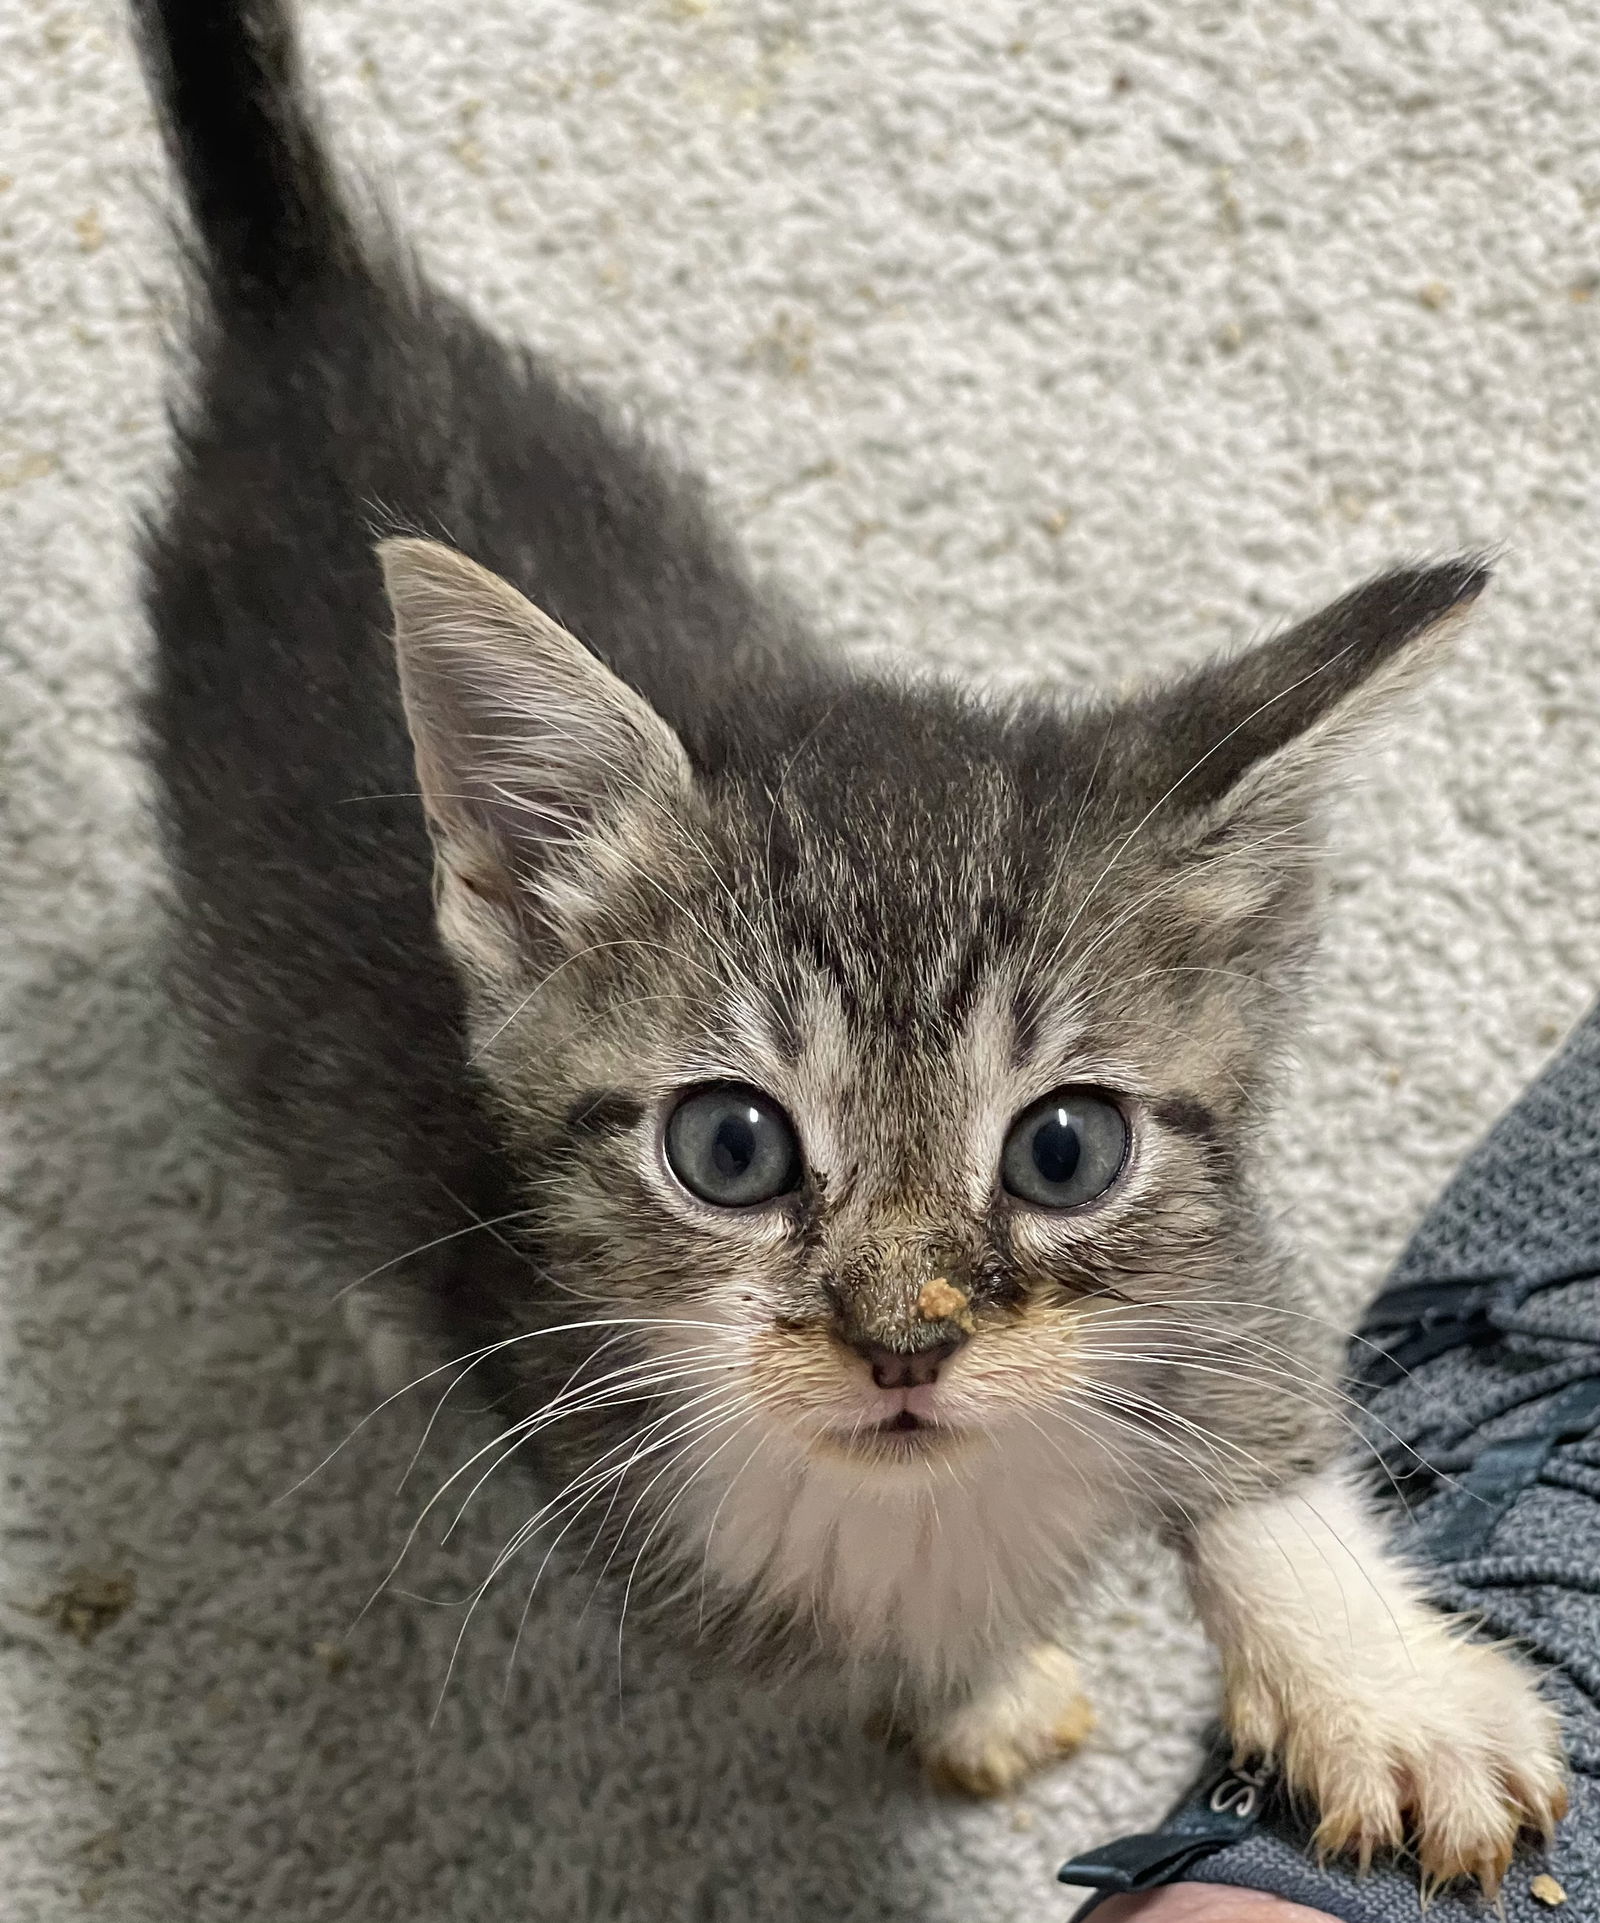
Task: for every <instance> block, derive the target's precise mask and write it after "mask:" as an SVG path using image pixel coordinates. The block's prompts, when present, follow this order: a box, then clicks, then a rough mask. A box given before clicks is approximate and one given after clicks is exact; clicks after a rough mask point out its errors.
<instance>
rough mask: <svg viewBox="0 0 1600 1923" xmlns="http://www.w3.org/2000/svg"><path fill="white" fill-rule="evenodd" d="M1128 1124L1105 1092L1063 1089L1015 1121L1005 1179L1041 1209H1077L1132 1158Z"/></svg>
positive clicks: (1003, 1159) (1004, 1157)
mask: <svg viewBox="0 0 1600 1923" xmlns="http://www.w3.org/2000/svg"><path fill="white" fill-rule="evenodd" d="M1128 1139H1129V1138H1128V1124H1127V1120H1126V1118H1125V1117H1124V1115H1123V1113H1122V1110H1121V1109H1120V1108H1118V1107H1117V1105H1116V1103H1115V1102H1112V1101H1108V1100H1107V1099H1106V1097H1105V1096H1103V1095H1094V1094H1091V1093H1090V1092H1089V1091H1088V1090H1086V1089H1079V1088H1064V1089H1061V1090H1060V1091H1059V1092H1058V1093H1056V1094H1054V1095H1047V1096H1046V1097H1045V1098H1044V1100H1043V1101H1042V1102H1035V1103H1034V1104H1033V1106H1032V1108H1026V1109H1024V1110H1023V1111H1022V1113H1021V1114H1020V1115H1019V1116H1018V1117H1017V1119H1016V1121H1015V1122H1013V1123H1012V1125H1011V1133H1010V1134H1009V1135H1008V1136H1007V1137H1006V1145H1005V1148H1004V1150H1003V1151H1002V1152H1001V1156H1000V1179H1001V1181H1002V1182H1004V1184H1005V1186H1006V1188H1007V1189H1008V1190H1009V1191H1010V1193H1011V1194H1013V1195H1015V1196H1018V1197H1020V1199H1021V1200H1022V1201H1024V1202H1032V1203H1033V1205H1034V1206H1035V1207H1036V1208H1041V1209H1075V1208H1081V1207H1082V1206H1083V1204H1084V1203H1085V1202H1092V1201H1094V1200H1095V1198H1096V1197H1097V1196H1101V1195H1104V1194H1105V1192H1106V1190H1107V1189H1108V1188H1110V1187H1111V1185H1112V1183H1113V1182H1115V1181H1116V1179H1117V1177H1118V1176H1119V1175H1120V1174H1121V1173H1122V1170H1123V1165H1124V1164H1125V1163H1126V1161H1127V1159H1128Z"/></svg>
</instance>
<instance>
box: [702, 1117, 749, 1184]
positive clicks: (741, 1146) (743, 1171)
mask: <svg viewBox="0 0 1600 1923" xmlns="http://www.w3.org/2000/svg"><path fill="white" fill-rule="evenodd" d="M760 1120H761V1117H760V1115H759V1114H758V1113H757V1112H756V1111H755V1110H754V1109H751V1110H750V1112H749V1113H748V1114H747V1115H730V1116H729V1117H728V1118H727V1120H726V1121H724V1122H722V1123H721V1124H720V1125H719V1126H718V1129H717V1132H716V1134H715V1135H713V1136H712V1138H711V1164H712V1167H713V1168H715V1170H716V1171H717V1173H718V1174H719V1175H721V1176H723V1177H724V1178H725V1179H726V1180H728V1181H730V1182H738V1181H742V1180H743V1178H744V1177H745V1176H746V1175H748V1174H749V1173H750V1164H751V1163H752V1162H753V1161H754V1160H755V1159H756V1127H757V1124H758V1123H759V1122H760Z"/></svg>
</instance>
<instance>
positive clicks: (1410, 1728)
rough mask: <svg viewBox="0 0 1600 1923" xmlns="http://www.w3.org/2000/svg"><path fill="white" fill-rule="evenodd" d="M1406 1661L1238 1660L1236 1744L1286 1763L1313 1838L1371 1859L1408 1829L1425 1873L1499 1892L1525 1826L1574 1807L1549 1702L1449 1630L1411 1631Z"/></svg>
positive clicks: (1538, 1825) (1440, 1626) (1508, 1664)
mask: <svg viewBox="0 0 1600 1923" xmlns="http://www.w3.org/2000/svg"><path fill="white" fill-rule="evenodd" d="M1407 1657H1408V1662H1407V1665H1406V1667H1405V1668H1404V1669H1403V1670H1402V1671H1400V1672H1399V1673H1396V1671H1395V1669H1394V1668H1392V1667H1390V1666H1388V1665H1383V1664H1379V1665H1376V1667H1377V1668H1378V1669H1379V1670H1382V1669H1385V1668H1387V1669H1388V1673H1387V1674H1373V1675H1367V1674H1364V1673H1363V1671H1362V1657H1361V1652H1360V1651H1356V1652H1353V1660H1352V1662H1351V1665H1350V1669H1349V1671H1348V1672H1347V1674H1346V1675H1344V1676H1342V1677H1334V1676H1329V1675H1326V1674H1322V1675H1315V1676H1306V1675H1302V1676H1298V1677H1293V1678H1290V1679H1287V1680H1285V1679H1283V1678H1281V1677H1273V1676H1269V1675H1265V1674H1262V1673H1260V1672H1258V1671H1257V1672H1235V1673H1234V1674H1231V1675H1230V1676H1229V1679H1228V1698H1227V1708H1226V1712H1225V1713H1226V1719H1227V1723H1228V1728H1229V1732H1230V1734H1231V1735H1232V1737H1233V1740H1234V1745H1235V1751H1236V1753H1237V1754H1238V1755H1239V1756H1240V1757H1241V1758H1242V1757H1244V1756H1246V1755H1251V1756H1266V1757H1270V1758H1272V1759H1273V1760H1275V1761H1276V1762H1278V1763H1279V1764H1280V1765H1281V1766H1282V1769H1283V1772H1284V1775H1285V1778H1286V1779H1287V1781H1288V1783H1289V1786H1290V1788H1291V1789H1292V1790H1293V1791H1295V1792H1296V1794H1298V1795H1301V1796H1303V1797H1305V1798H1306V1799H1307V1800H1308V1801H1310V1802H1313V1803H1315V1805H1316V1807H1317V1809H1318V1810H1319V1812H1320V1815H1321V1820H1320V1822H1319V1823H1318V1825H1317V1830H1316V1834H1315V1838H1314V1841H1315V1843H1316V1846H1317V1848H1318V1850H1319V1851H1322V1852H1324V1853H1326V1854H1328V1855H1334V1854H1341V1853H1344V1852H1349V1853H1350V1854H1351V1855H1353V1856H1354V1857H1355V1858H1356V1859H1357V1861H1358V1862H1359V1863H1360V1864H1361V1866H1362V1867H1363V1868H1365V1867H1366V1866H1367V1865H1368V1864H1370V1863H1371V1861H1372V1859H1373V1857H1374V1856H1376V1855H1379V1854H1381V1853H1383V1852H1387V1851H1391V1850H1396V1849H1399V1848H1400V1847H1401V1846H1402V1845H1403V1844H1404V1843H1406V1842H1407V1840H1408V1839H1409V1842H1410V1845H1411V1848H1412V1849H1413V1850H1414V1852H1415V1854H1416V1857H1417V1860H1418V1862H1419V1864H1420V1865H1421V1868H1422V1873H1423V1877H1424V1880H1425V1884H1426V1885H1441V1884H1445V1883H1450V1882H1453V1881H1455V1880H1456V1879H1457V1878H1459V1877H1473V1878H1476V1880H1477V1881H1478V1883H1479V1884H1481V1885H1482V1887H1483V1890H1484V1893H1485V1894H1486V1895H1488V1896H1493V1895H1494V1894H1495V1892H1496V1891H1497V1890H1498V1889H1499V1887H1500V1882H1501V1879H1502V1877H1503V1876H1504V1875H1505V1872H1506V1868H1507V1866H1508V1865H1509V1863H1510V1861H1511V1855H1512V1851H1513V1850H1514V1849H1515V1847H1516V1842H1517V1837H1518V1834H1519V1833H1520V1832H1521V1831H1522V1830H1524V1829H1531V1830H1536V1831H1538V1832H1540V1833H1541V1834H1542V1835H1544V1836H1546V1837H1548V1836H1549V1835H1550V1833H1551V1831H1552V1830H1553V1829H1554V1828H1555V1826H1556V1824H1557V1822H1558V1821H1559V1820H1560V1819H1561V1817H1562V1815H1563V1814H1564V1812H1565V1810H1566V1806H1567V1792H1566V1770H1565V1766H1564V1763H1563V1760H1562V1753H1561V1738H1560V1728H1559V1725H1558V1723H1557V1720H1556V1715H1555V1712H1554V1711H1553V1710H1552V1709H1551V1708H1550V1706H1549V1704H1548V1703H1546V1702H1545V1701H1544V1700H1543V1698H1542V1697H1541V1696H1540V1695H1539V1692H1538V1689H1537V1687H1536V1684H1535V1681H1534V1677H1533V1675H1532V1673H1531V1671H1529V1670H1528V1669H1527V1668H1525V1667H1524V1666H1523V1665H1522V1664H1521V1663H1520V1662H1517V1661H1515V1660H1514V1659H1513V1658H1511V1657H1510V1656H1507V1655H1506V1654H1504V1653H1503V1652H1502V1651H1501V1650H1498V1649H1494V1648H1490V1647H1488V1646H1486V1645H1484V1644H1482V1643H1468V1642H1463V1641H1461V1640H1459V1639H1458V1638H1457V1637H1455V1636H1453V1635H1452V1634H1451V1633H1450V1631H1449V1629H1448V1627H1447V1626H1446V1624H1445V1623H1444V1621H1443V1619H1440V1620H1439V1622H1438V1623H1437V1624H1432V1623H1430V1624H1429V1625H1428V1631H1427V1634H1426V1635H1425V1636H1422V1637H1408V1638H1407Z"/></svg>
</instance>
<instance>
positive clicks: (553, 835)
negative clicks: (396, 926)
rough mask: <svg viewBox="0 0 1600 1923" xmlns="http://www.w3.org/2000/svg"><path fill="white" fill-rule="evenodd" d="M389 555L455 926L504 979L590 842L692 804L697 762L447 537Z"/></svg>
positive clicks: (426, 801) (450, 938)
mask: <svg viewBox="0 0 1600 1923" xmlns="http://www.w3.org/2000/svg"><path fill="white" fill-rule="evenodd" d="M378 558H379V561H380V562H381V564H382V567H383V577H384V582H385V585H386V587H387V589H388V593H389V601H390V605H391V607H392V609H393V612H394V641H395V652H396V656H397V658H398V662H399V670H400V687H401V693H402V695H403V697H404V701H405V711H406V719H407V721H408V723H409V724H410V728H411V739H412V743H413V746H414V748H415V750H416V765H417V780H418V785H419V787H420V789H421V792H422V799H423V805H424V807H425V808H426V810H427V816H428V826H429V830H430V832H431V834H432V836H433V843H434V849H435V853H436V857H437V891H438V903H439V909H438V912H439V925H440V929H441V931H442V933H443V934H444V937H445V939H446V941H447V942H448V943H449V944H450V946H451V947H452V948H453V949H454V950H455V951H456V953H457V955H458V958H459V959H462V960H464V961H466V962H467V963H468V964H469V965H470V966H472V967H474V968H475V969H477V970H478V971H480V972H481V971H483V970H484V969H488V970H489V971H490V972H492V973H501V972H504V970H505V969H506V968H507V967H508V966H510V965H511V964H512V963H514V961H515V959H516V956H517V953H518V950H519V947H520V946H521V944H522V942H523V940H524V939H525V937H526V935H527V933H528V932H529V929H528V924H529V922H530V919H531V918H533V917H536V916H537V914H538V912H539V909H540V905H541V902H542V901H546V902H547V901H548V899H549V898H550V896H551V895H552V893H554V892H555V891H556V890H557V889H558V887H559V885H560V883H561V882H562V881H564V880H568V879H570V876H571V867H572V861H573V857H574V856H575V855H576V854H577V853H578V852H579V851H580V850H581V849H582V847H583V844H584V843H585V841H586V840H588V839H589V838H591V837H592V836H594V835H595V834H596V833H597V831H599V830H601V829H603V828H605V827H608V826H612V825H615V824H616V823H617V822H619V821H621V820H623V819H624V818H626V816H627V815H628V813H629V811H630V810H636V809H640V808H644V809H648V808H650V807H652V806H657V807H660V806H665V807H669V808H670V807H672V806H673V805H674V804H675V803H678V802H681V800H682V799H683V797H684V796H685V795H686V794H687V792H688V789H689V783H690V774H689V764H688V761H687V758H686V757H685V755H684V752H683V748H682V745H681V744H680V742H679V740H678V738H677V736H676V735H675V734H674V733H673V731H672V730H671V729H670V728H669V727H668V726H667V724H666V723H665V722H664V721H663V720H662V719H661V717H660V716H659V715H658V714H657V713H656V712H655V710H654V709H653V708H651V707H650V706H649V704H648V703H647V702H645V701H644V700H643V699H642V698H641V697H640V696H639V695H637V694H636V693H635V692H634V691H633V689H631V688H630V687H628V686H627V685H626V684H625V683H623V682H622V681H620V680H618V678H617V677H616V676H615V675H614V674H613V673H612V672H611V671H610V669H609V668H607V667H606V666H605V665H604V664H603V663H602V662H601V661H599V660H598V659H597V658H596V657H595V656H594V655H593V654H591V653H590V651H589V650H588V649H587V648H586V647H585V646H584V645H583V643H582V642H581V641H579V640H577V639H576V638H575V637H574V636H573V635H571V634H569V633H568V632H567V631H566V629H565V628H563V627H561V626H560V625H558V623H556V622H554V621H552V620H551V619H550V617H549V616H548V615H546V614H542V613H541V612H540V611H539V609H538V608H536V607H535V606H534V605H533V603H532V602H531V601H528V600H526V599H525V598H524V597H523V596H522V595H521V594H519V593H518V592H517V590H516V589H515V588H513V587H511V586H510V585H509V584H508V583H507V582H505V581H503V580H501V579H500V577H499V576H498V575H496V574H491V573H490V572H489V571H488V569H487V568H481V567H479V566H478V565H477V563H476V562H475V561H469V560H468V559H467V558H466V557H465V556H464V555H461V554H457V553H455V552H454V551H453V550H452V549H450V548H447V547H442V546H441V545H440V544H439V543H438V542H436V541H424V540H413V539H404V540H389V541H384V542H383V543H382V544H381V545H380V546H379V549H378Z"/></svg>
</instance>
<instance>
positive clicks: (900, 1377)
mask: <svg viewBox="0 0 1600 1923" xmlns="http://www.w3.org/2000/svg"><path fill="white" fill-rule="evenodd" d="M964 1340H965V1338H964V1337H962V1336H958V1337H957V1338H956V1339H955V1340H954V1341H953V1342H935V1343H933V1344H932V1345H930V1346H929V1347H928V1348H926V1349H912V1350H910V1351H907V1350H905V1349H887V1348H885V1347H884V1345H883V1344H882V1343H881V1342H857V1343H854V1344H852V1347H854V1348H855V1350H856V1351H857V1353H858V1354H860V1355H861V1356H863V1357H864V1358H865V1360H866V1363H867V1367H868V1368H869V1369H871V1371H872V1379H873V1381H874V1382H875V1383H877V1385H878V1387H879V1388H880V1389H924V1388H926V1387H927V1385H928V1384H929V1383H930V1382H937V1381H938V1379H939V1371H940V1370H941V1369H942V1368H943V1367H944V1365H945V1364H946V1363H947V1362H948V1361H949V1360H950V1358H951V1356H953V1355H954V1354H955V1352H956V1350H957V1349H959V1348H960V1347H961V1345H962V1342H963V1341H964Z"/></svg>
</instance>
